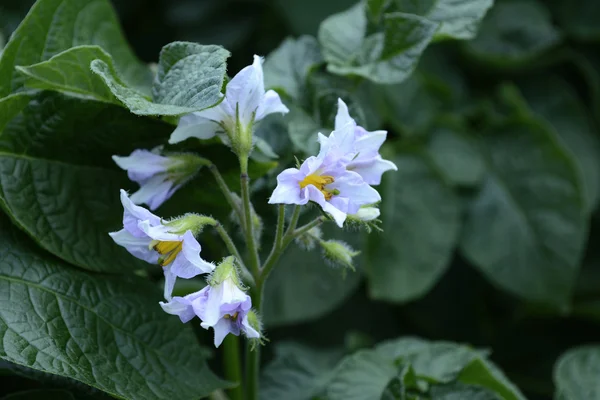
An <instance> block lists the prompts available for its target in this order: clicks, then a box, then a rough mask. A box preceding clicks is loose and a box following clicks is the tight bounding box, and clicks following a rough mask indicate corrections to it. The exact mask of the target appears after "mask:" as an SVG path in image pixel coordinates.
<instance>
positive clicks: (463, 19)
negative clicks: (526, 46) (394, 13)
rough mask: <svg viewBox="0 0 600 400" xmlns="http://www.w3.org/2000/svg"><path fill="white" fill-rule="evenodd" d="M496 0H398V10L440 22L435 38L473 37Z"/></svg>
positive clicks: (465, 38) (463, 38) (464, 38)
mask: <svg viewBox="0 0 600 400" xmlns="http://www.w3.org/2000/svg"><path fill="white" fill-rule="evenodd" d="M493 4H494V0H437V1H426V0H421V1H419V2H414V1H410V0H396V7H397V9H398V11H401V12H405V13H411V14H417V15H421V16H423V17H425V18H427V19H430V20H432V21H436V22H439V23H440V28H439V29H438V31H437V32H436V34H435V39H461V40H468V39H473V38H474V37H475V36H476V35H477V29H478V28H479V23H480V22H481V19H482V18H483V17H484V16H485V13H486V12H487V11H488V10H489V9H490V8H491V7H492V5H493Z"/></svg>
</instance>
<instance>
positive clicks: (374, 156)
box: [319, 99, 398, 185]
mask: <svg viewBox="0 0 600 400" xmlns="http://www.w3.org/2000/svg"><path fill="white" fill-rule="evenodd" d="M347 124H351V125H352V126H353V127H354V129H353V141H351V140H348V138H347V137H343V136H340V135H337V136H336V135H330V136H329V137H326V136H323V135H319V141H320V142H321V146H333V147H337V148H338V149H342V150H343V151H344V152H345V154H339V156H340V157H345V159H346V161H347V165H346V168H347V169H349V170H351V171H354V172H356V173H357V174H359V175H360V176H361V177H362V178H363V180H364V181H365V182H366V183H368V184H369V185H379V184H380V183H381V176H382V175H383V173H384V172H386V171H390V170H394V171H397V170H398V168H397V167H396V165H395V164H394V163H393V162H391V161H388V160H384V159H383V158H382V157H381V155H380V154H379V148H380V147H381V145H382V144H383V142H385V139H386V136H387V132H386V131H374V132H368V131H366V130H365V129H364V128H363V127H361V126H358V125H357V124H356V121H355V120H354V119H353V118H352V117H350V113H349V112H348V107H347V106H346V103H344V102H343V101H342V99H338V112H337V115H336V117H335V130H336V131H337V130H339V129H342V127H344V126H346V125H347ZM342 140H343V141H345V142H342ZM350 142H352V143H353V145H352V147H351V148H350V149H348V146H347V144H348V143H350Z"/></svg>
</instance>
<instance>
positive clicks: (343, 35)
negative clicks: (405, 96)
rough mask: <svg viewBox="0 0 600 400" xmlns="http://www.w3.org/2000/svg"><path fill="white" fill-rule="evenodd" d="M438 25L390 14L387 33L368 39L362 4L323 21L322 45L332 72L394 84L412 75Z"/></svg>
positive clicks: (406, 15)
mask: <svg viewBox="0 0 600 400" xmlns="http://www.w3.org/2000/svg"><path fill="white" fill-rule="evenodd" d="M438 26H439V24H438V23H435V22H432V21H430V20H428V19H426V18H423V17H419V16H417V15H414V14H404V13H400V12H396V13H387V14H385V16H384V21H383V31H382V32H377V33H374V34H371V35H369V36H366V33H367V18H366V15H365V9H364V4H363V3H362V2H361V3H358V4H357V5H356V6H354V7H352V8H350V9H349V10H347V11H344V12H342V13H339V14H335V15H333V16H331V17H329V18H328V19H326V20H325V21H323V23H322V24H321V28H320V29H319V42H320V43H321V46H322V50H323V56H324V58H325V60H326V61H327V62H328V66H327V69H328V70H329V71H330V72H332V73H335V74H338V75H350V76H352V75H357V76H361V77H363V78H366V79H369V80H371V81H373V82H376V83H382V84H393V83H400V82H402V81H403V80H405V79H406V78H407V77H409V76H410V74H411V73H412V72H413V70H414V69H415V67H416V65H417V62H418V61H419V57H420V56H421V54H422V53H423V51H424V50H425V48H426V47H427V45H428V44H429V42H430V41H431V39H432V38H433V35H434V34H435V31H436V29H437V28H438Z"/></svg>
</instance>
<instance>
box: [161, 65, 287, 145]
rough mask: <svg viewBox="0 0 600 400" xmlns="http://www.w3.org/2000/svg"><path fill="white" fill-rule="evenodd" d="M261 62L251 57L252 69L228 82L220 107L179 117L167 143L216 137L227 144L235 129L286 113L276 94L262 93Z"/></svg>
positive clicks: (270, 91) (244, 70) (243, 70)
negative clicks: (273, 115)
mask: <svg viewBox="0 0 600 400" xmlns="http://www.w3.org/2000/svg"><path fill="white" fill-rule="evenodd" d="M262 62H263V60H262V58H261V57H259V56H256V55H255V56H254V62H253V63H252V65H249V66H247V67H245V68H244V69H242V70H241V71H240V72H238V74H237V75H235V76H234V77H233V78H232V79H231V81H229V83H228V84H227V87H226V88H225V98H224V99H223V101H222V102H221V103H219V104H218V105H216V106H215V107H212V108H209V109H206V110H202V111H199V112H194V113H191V114H187V115H184V116H183V117H181V119H180V120H179V124H178V126H177V129H175V131H174V132H173V133H172V134H171V138H170V139H169V143H179V142H181V141H184V140H185V139H187V138H190V137H195V138H198V139H210V138H212V137H214V136H215V135H217V134H218V135H219V136H220V137H221V138H222V139H224V140H225V141H227V140H228V139H227V138H228V136H230V135H233V134H234V132H235V131H236V129H237V127H238V126H239V127H240V128H241V129H242V130H245V131H247V130H249V129H250V128H251V125H252V124H253V123H254V122H257V121H260V120H261V119H263V118H264V117H266V116H267V115H269V114H273V113H284V114H285V113H287V112H289V110H288V108H287V107H286V106H285V105H284V104H283V103H282V102H281V99H280V98H279V95H278V94H277V92H275V91H273V90H269V91H267V92H265V84H264V76H263V69H262ZM238 119H239V120H238ZM229 140H230V141H231V138H229Z"/></svg>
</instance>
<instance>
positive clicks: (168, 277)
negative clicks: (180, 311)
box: [163, 267, 177, 301]
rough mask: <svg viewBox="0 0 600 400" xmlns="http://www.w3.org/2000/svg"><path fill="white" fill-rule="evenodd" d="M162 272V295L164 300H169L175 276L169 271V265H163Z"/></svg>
mask: <svg viewBox="0 0 600 400" xmlns="http://www.w3.org/2000/svg"><path fill="white" fill-rule="evenodd" d="M163 273H164V274H165V288H164V291H163V296H164V298H165V300H169V301H171V295H172V294H173V288H174V287H175V280H176V279H177V277H176V276H175V274H173V273H171V268H170V267H163Z"/></svg>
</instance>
